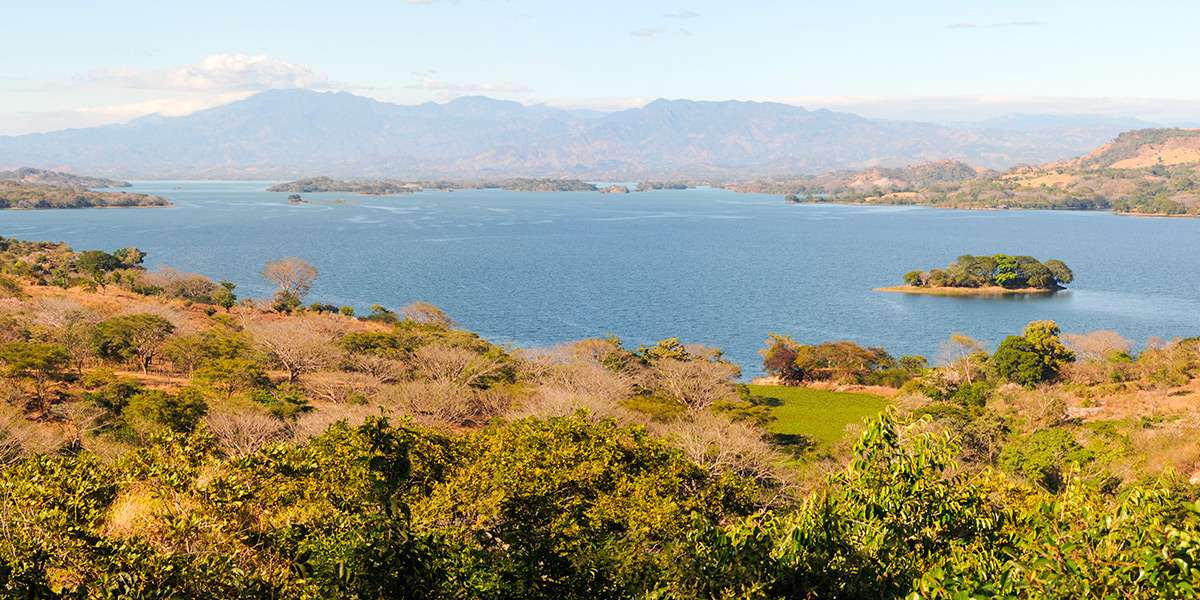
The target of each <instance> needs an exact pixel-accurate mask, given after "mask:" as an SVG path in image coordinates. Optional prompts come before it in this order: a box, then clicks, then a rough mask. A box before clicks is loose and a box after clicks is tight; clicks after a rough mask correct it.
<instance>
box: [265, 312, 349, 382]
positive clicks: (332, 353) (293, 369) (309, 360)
mask: <svg viewBox="0 0 1200 600" xmlns="http://www.w3.org/2000/svg"><path fill="white" fill-rule="evenodd" d="M247 331H248V332H249V333H250V335H251V336H252V337H253V338H254V340H255V342H257V343H258V345H259V346H260V347H261V348H262V349H263V350H264V351H265V352H266V353H267V355H268V356H270V357H271V358H272V359H273V360H274V361H275V362H276V363H277V364H278V365H279V366H280V367H282V368H283V369H284V370H285V371H287V374H288V382H289V383H295V382H297V381H299V380H300V376H301V375H304V374H306V373H311V372H313V371H316V370H318V369H321V368H323V367H325V366H327V365H329V364H331V363H332V362H333V361H334V360H336V359H337V357H338V349H337V346H336V345H335V343H334V338H333V335H332V334H331V333H330V332H329V331H327V330H326V328H325V327H324V326H323V324H322V323H320V322H318V321H317V320H316V319H298V318H289V319H286V320H282V321H272V322H263V323H251V324H250V325H248V326H247Z"/></svg>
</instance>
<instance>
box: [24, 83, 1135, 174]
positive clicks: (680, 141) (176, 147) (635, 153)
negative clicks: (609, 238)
mask: <svg viewBox="0 0 1200 600" xmlns="http://www.w3.org/2000/svg"><path fill="white" fill-rule="evenodd" d="M1129 128H1130V127H1128V120H1121V119H1102V118H1070V117H1045V116H1021V117H1019V118H1016V117H1014V118H1012V119H1008V120H996V121H995V122H991V123H989V122H979V123H970V124H958V125H953V126H951V125H935V124H930V123H920V122H913V121H893V120H880V119H867V118H863V117H860V116H858V115H854V114H850V113H840V112H833V111H829V110H806V109H804V108H800V107H797V106H791V105H786V104H779V103H771V102H740V101H725V102H701V101H691V100H656V101H654V102H651V103H650V104H648V105H646V106H644V107H641V108H634V109H629V110H623V111H618V112H613V113H607V114H597V113H593V112H589V111H569V110H561V109H556V108H550V107H546V106H525V105H522V104H520V103H517V102H510V101H503V100H495V99H491V98H485V97H466V98H459V99H456V100H453V101H451V102H447V103H444V104H437V103H432V102H430V103H425V104H420V105H413V106H405V105H398V104H391V103H387V102H379V101H376V100H373V99H370V98H364V97H361V96H356V95H353V94H350V93H346V92H325V93H322V92H314V91H309V90H275V91H267V92H262V93H259V94H256V95H254V96H251V97H249V98H246V99H244V100H241V101H238V102H234V103H231V104H227V105H224V106H220V107H216V108H211V109H208V110H203V111H199V112H196V113H193V114H190V115H187V116H181V117H162V116H157V115H151V116H147V117H143V118H140V119H136V120H134V121H131V122H129V123H125V124H119V125H106V126H102V127H93V128H86V129H68V130H63V131H56V132H52V133H39V134H29V135H21V136H8V137H0V168H14V167H19V166H36V167H42V168H53V169H65V170H71V171H75V172H86V173H89V174H94V175H109V176H121V177H198V178H204V177H238V178H252V177H264V178H281V177H296V176H304V175H313V174H323V175H331V176H342V177H352V176H390V177H475V176H484V175H487V176H495V175H504V176H576V177H591V178H613V179H621V178H628V179H633V178H639V177H664V176H699V177H703V176H714V177H735V176H748V175H771V174H799V173H816V172H823V171H828V170H832V169H843V168H854V167H866V166H874V165H881V166H900V165H906V164H912V163H918V162H925V161H930V160H938V159H958V160H962V161H966V162H968V163H970V164H973V165H979V166H985V167H992V168H1003V167H1007V166H1011V165H1013V164H1016V163H1040V162H1045V161H1049V160H1055V159H1060V158H1066V157H1070V156H1074V155H1076V154H1079V153H1081V152H1084V151H1086V150H1088V149H1090V148H1092V147H1094V146H1096V145H1097V144H1099V143H1102V142H1104V141H1105V140H1107V139H1110V138H1112V137H1113V136H1114V135H1116V134H1117V133H1119V132H1120V131H1122V130H1124V129H1129Z"/></svg>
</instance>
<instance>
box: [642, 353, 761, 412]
mask: <svg viewBox="0 0 1200 600" xmlns="http://www.w3.org/2000/svg"><path fill="white" fill-rule="evenodd" d="M739 373H740V371H739V370H738V368H737V366H735V365H733V364H730V363H727V362H725V361H722V360H714V361H710V360H705V359H692V360H679V359H677V358H665V359H662V360H659V361H658V362H656V363H655V364H654V383H655V386H656V387H657V388H658V389H659V390H661V391H662V392H663V393H664V394H666V395H667V396H669V397H670V398H672V399H674V400H676V401H677V402H679V403H680V404H682V405H684V406H685V407H687V409H688V410H692V411H697V410H703V409H705V408H708V407H710V406H712V405H713V404H714V403H716V402H719V401H721V400H728V399H730V398H737V390H736V389H735V388H734V383H733V382H734V379H735V378H736V377H737V376H738V375H739Z"/></svg>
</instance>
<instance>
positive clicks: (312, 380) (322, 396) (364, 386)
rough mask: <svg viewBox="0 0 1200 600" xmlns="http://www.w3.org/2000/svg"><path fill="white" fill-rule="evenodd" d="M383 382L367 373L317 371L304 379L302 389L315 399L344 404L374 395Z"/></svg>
mask: <svg viewBox="0 0 1200 600" xmlns="http://www.w3.org/2000/svg"><path fill="white" fill-rule="evenodd" d="M325 375H327V376H325ZM385 383H387V382H384V381H382V380H380V379H379V378H378V377H375V376H373V375H370V374H367V373H329V374H325V373H317V374H315V375H313V376H312V377H308V378H307V379H306V381H305V382H304V391H305V392H307V394H308V396H309V397H311V398H314V399H317V400H324V401H325V402H329V403H331V404H346V403H348V402H350V401H352V400H353V399H355V398H372V397H374V396H375V395H377V394H378V393H379V390H381V389H382V388H383V386H384V384H385Z"/></svg>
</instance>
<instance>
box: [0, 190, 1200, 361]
mask: <svg viewBox="0 0 1200 600" xmlns="http://www.w3.org/2000/svg"><path fill="white" fill-rule="evenodd" d="M267 185H268V184H266V183H262V182H163V181H155V182H139V183H137V184H136V185H135V187H134V188H133V189H134V191H144V192H148V193H155V194H160V195H163V196H166V197H168V198H170V199H171V200H172V201H173V202H174V203H175V204H176V206H175V207H173V208H167V209H112V210H53V211H0V235H4V236H11V237H19V238H24V239H47V240H61V241H66V242H68V243H70V244H71V245H72V246H74V247H75V248H76V249H89V248H101V249H109V250H111V249H114V248H117V247H120V246H126V245H136V246H138V247H140V248H142V249H143V250H145V251H147V252H148V253H149V258H148V260H147V264H148V266H150V267H154V266H157V265H162V264H166V265H170V266H172V267H175V268H177V269H180V270H185V271H193V272H198V273H203V274H206V275H209V276H212V277H213V278H227V279H230V280H232V281H234V282H236V283H237V284H238V292H239V294H240V295H242V296H266V295H268V294H269V292H270V289H269V287H268V285H267V284H266V283H265V282H264V281H262V279H261V277H260V276H259V275H258V272H259V270H260V269H261V267H262V265H263V263H264V262H266V261H268V260H271V259H275V258H279V257H283V256H299V257H302V258H304V259H306V260H308V261H309V262H311V263H312V264H314V265H315V266H316V267H317V268H318V269H319V270H320V273H321V274H320V277H319V278H318V280H317V283H316V285H315V287H314V288H313V293H312V295H311V297H310V300H319V301H322V302H329V303H333V304H349V305H353V306H355V307H357V308H359V309H365V307H367V306H369V305H371V304H373V303H380V304H384V305H386V306H390V307H399V306H402V305H404V304H407V303H409V302H413V301H417V300H424V301H428V302H432V303H434V304H437V305H438V306H441V307H442V308H444V309H445V310H446V311H447V312H449V313H450V315H451V316H452V317H454V318H455V320H456V321H458V322H459V323H461V324H462V325H463V326H465V327H467V328H469V329H472V330H475V331H478V332H480V333H482V334H483V335H485V336H486V337H488V338H489V339H492V340H495V341H499V342H506V343H513V344H517V345H522V346H537V345H547V344H552V343H556V342H561V341H566V340H573V339H580V338H585V337H594V336H603V335H607V334H616V335H618V336H620V337H621V338H622V339H625V340H626V341H627V342H628V343H629V344H630V345H636V344H638V343H642V342H651V341H654V340H657V339H660V338H663V337H668V336H678V337H680V338H682V339H684V340H686V341H691V342H702V343H706V344H710V345H714V346H717V347H720V348H722V349H723V350H725V351H726V353H727V354H728V355H730V356H731V357H732V358H733V359H735V360H736V361H737V362H739V363H740V364H742V366H743V368H744V369H745V372H746V375H748V376H753V375H756V374H758V373H759V372H760V371H761V368H760V365H759V359H758V355H757V350H758V349H759V348H760V347H761V346H762V341H763V339H764V338H765V337H766V336H767V334H768V333H769V332H780V333H785V334H789V335H792V336H794V337H795V338H797V339H798V340H801V341H808V342H815V341H824V340H831V339H851V340H855V341H857V342H860V343H863V344H869V345H878V346H883V347H885V348H887V349H888V350H889V351H891V352H893V353H894V354H925V355H929V356H932V355H933V354H934V353H935V352H936V350H937V347H938V345H939V344H940V343H941V342H942V341H943V340H944V339H945V338H946V337H947V336H948V335H949V334H950V333H952V332H963V333H966V334H968V335H971V336H973V337H976V338H979V339H982V340H985V341H987V342H989V343H991V344H995V343H996V342H998V341H999V340H1000V339H1002V338H1003V337H1004V336H1005V335H1008V334H1010V333H1014V332H1018V331H1020V329H1021V328H1022V327H1023V326H1024V325H1025V323H1026V322H1028V321H1031V320H1035V319H1054V320H1056V321H1058V322H1059V324H1060V325H1062V327H1063V329H1064V330H1067V331H1076V332H1082V331H1091V330H1096V329H1112V330H1116V331H1118V332H1119V333H1121V334H1122V335H1124V336H1126V337H1129V338H1131V339H1134V340H1135V341H1139V342H1142V341H1145V340H1146V339H1147V338H1149V337H1151V336H1158V337H1164V338H1171V337H1179V336H1189V335H1196V334H1200V268H1198V263H1197V261H1198V259H1200V220H1193V219H1153V218H1131V217H1119V216H1114V215H1110V214H1106V213H1084V212H1049V211H999V212H981V211H948V210H934V209H926V208H909V207H895V208H893V207H859V206H817V205H787V204H785V203H784V202H783V201H782V200H781V199H780V198H779V197H778V196H765V195H751V194H735V193H732V192H726V191H723V190H709V189H700V190H682V191H656V192H647V193H637V194H629V195H601V194H596V193H572V192H564V193H520V192H504V191H490V190H485V191H458V192H453V193H445V192H422V193H418V194H413V195H405V196H397V197H370V196H356V195H348V194H305V195H304V196H305V198H306V199H309V200H313V201H332V200H335V199H344V200H345V201H346V202H347V203H346V204H344V205H320V204H311V205H299V206H293V205H289V204H287V201H286V197H287V194H282V193H268V192H265V191H263V189H264V188H265V187H267ZM996 252H1006V253H1010V254H1029V255H1033V256H1036V257H1038V258H1042V259H1046V258H1059V259H1062V260H1064V261H1066V262H1067V264H1069V265H1070V266H1071V267H1072V269H1074V271H1075V273H1076V278H1077V279H1076V283H1075V284H1073V285H1072V286H1071V289H1070V290H1069V291H1067V292H1062V293H1059V294H1057V295H1055V296H1053V297H1048V298H1047V297H1039V298H1007V299H1006V298H942V297H923V296H907V295H900V294H884V293H877V292H873V291H872V289H873V288H876V287H879V286H884V285H894V284H896V283H898V282H899V279H900V276H901V275H902V274H903V273H905V272H906V271H908V270H911V269H914V268H928V267H934V266H942V265H944V264H945V263H947V262H949V261H951V260H953V259H954V258H955V257H957V256H958V255H960V254H992V253H996Z"/></svg>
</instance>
